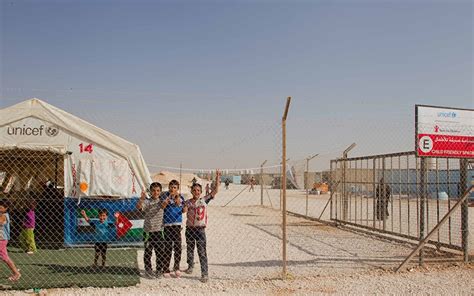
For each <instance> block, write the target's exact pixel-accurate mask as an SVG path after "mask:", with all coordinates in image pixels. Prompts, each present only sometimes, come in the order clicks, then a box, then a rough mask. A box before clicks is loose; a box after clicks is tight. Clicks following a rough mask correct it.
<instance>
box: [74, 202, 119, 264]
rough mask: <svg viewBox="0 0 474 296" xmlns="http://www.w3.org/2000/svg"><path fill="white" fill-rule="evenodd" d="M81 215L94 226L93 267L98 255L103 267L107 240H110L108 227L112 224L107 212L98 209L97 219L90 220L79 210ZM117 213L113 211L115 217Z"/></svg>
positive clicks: (97, 260) (105, 258)
mask: <svg viewBox="0 0 474 296" xmlns="http://www.w3.org/2000/svg"><path fill="white" fill-rule="evenodd" d="M81 215H82V217H84V219H85V220H86V221H87V223H89V224H90V225H91V226H94V228H95V233H96V238H97V241H96V243H95V245H94V249H95V256H94V264H93V267H98V263H99V257H100V258H101V259H102V265H101V266H102V267H105V262H106V260H107V242H108V241H109V240H110V231H111V230H110V228H111V226H112V225H113V224H114V223H113V222H110V221H109V220H108V219H107V215H108V212H107V210H106V209H102V210H100V211H99V220H91V219H89V217H88V216H87V214H86V211H84V210H81ZM118 216H119V214H118V213H115V218H118Z"/></svg>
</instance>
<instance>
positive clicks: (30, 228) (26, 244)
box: [20, 200, 36, 255]
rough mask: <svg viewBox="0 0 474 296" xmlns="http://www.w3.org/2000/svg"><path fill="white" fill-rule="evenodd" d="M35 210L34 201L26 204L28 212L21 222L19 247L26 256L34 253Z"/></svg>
mask: <svg viewBox="0 0 474 296" xmlns="http://www.w3.org/2000/svg"><path fill="white" fill-rule="evenodd" d="M35 208H36V201H35V200H30V201H29V202H28V210H27V212H26V213H25V216H24V220H23V229H22V230H21V233H20V245H21V248H22V249H23V251H25V252H26V253H27V254H28V255H31V254H33V253H36V243H35V233H34V231H35Z"/></svg>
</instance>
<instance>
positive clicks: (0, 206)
mask: <svg viewBox="0 0 474 296" xmlns="http://www.w3.org/2000/svg"><path fill="white" fill-rule="evenodd" d="M9 240H10V215H9V214H8V203H7V201H6V200H3V199H2V200H0V258H1V259H2V260H3V262H5V264H7V266H8V268H10V270H11V272H12V275H11V276H10V277H9V278H8V280H9V281H11V282H16V281H18V280H19V279H20V277H21V274H20V271H19V270H18V268H16V266H15V263H13V261H12V260H11V259H10V257H9V256H8V251H7V245H8V241H9Z"/></svg>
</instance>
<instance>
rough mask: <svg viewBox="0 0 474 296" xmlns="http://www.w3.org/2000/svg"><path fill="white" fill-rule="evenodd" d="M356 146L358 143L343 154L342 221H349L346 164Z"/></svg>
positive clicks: (353, 144)
mask: <svg viewBox="0 0 474 296" xmlns="http://www.w3.org/2000/svg"><path fill="white" fill-rule="evenodd" d="M355 146H356V143H352V144H351V145H350V146H349V147H347V148H346V150H344V152H342V204H343V206H342V209H343V212H342V219H343V220H344V221H347V212H348V207H349V204H348V199H347V195H346V162H347V154H348V153H349V151H351V150H352V149H353V148H354V147H355Z"/></svg>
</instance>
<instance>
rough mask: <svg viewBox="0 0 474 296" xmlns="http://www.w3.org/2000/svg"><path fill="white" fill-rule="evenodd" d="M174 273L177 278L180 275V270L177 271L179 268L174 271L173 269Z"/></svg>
mask: <svg viewBox="0 0 474 296" xmlns="http://www.w3.org/2000/svg"><path fill="white" fill-rule="evenodd" d="M174 275H175V277H177V278H179V277H181V271H179V269H177V270H175V271H174Z"/></svg>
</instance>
